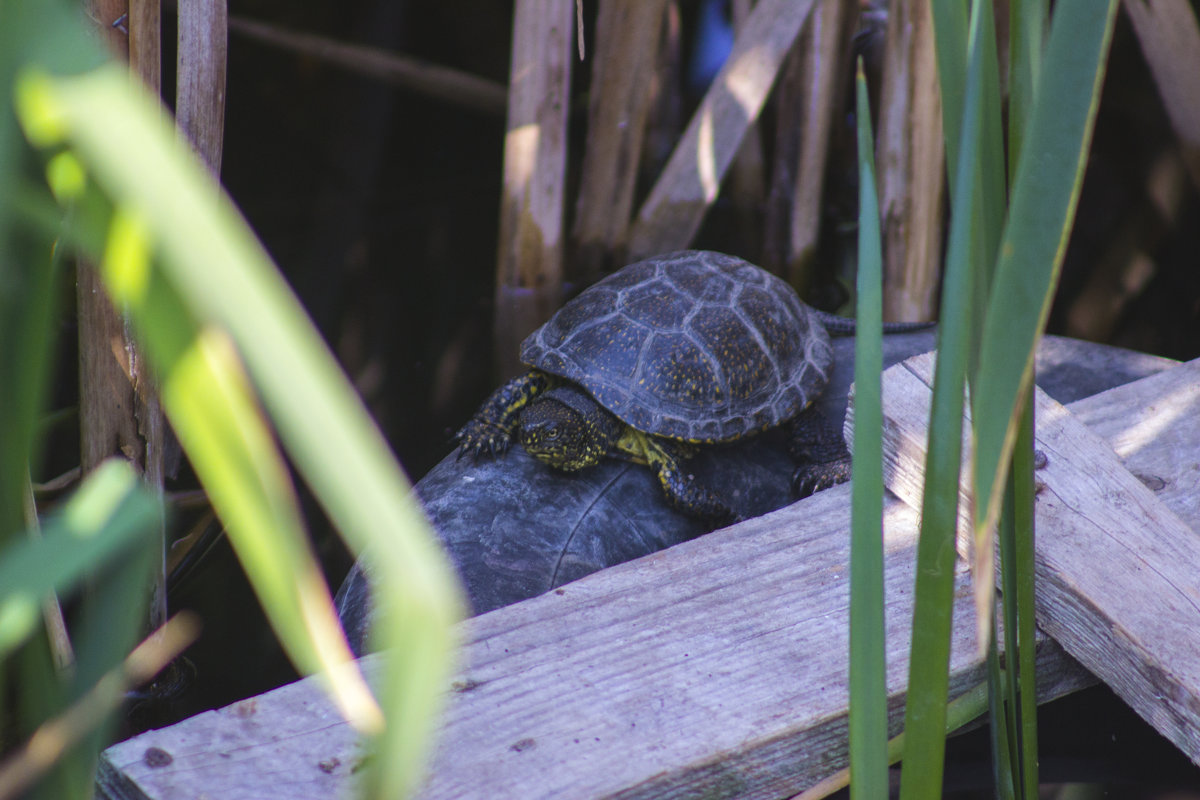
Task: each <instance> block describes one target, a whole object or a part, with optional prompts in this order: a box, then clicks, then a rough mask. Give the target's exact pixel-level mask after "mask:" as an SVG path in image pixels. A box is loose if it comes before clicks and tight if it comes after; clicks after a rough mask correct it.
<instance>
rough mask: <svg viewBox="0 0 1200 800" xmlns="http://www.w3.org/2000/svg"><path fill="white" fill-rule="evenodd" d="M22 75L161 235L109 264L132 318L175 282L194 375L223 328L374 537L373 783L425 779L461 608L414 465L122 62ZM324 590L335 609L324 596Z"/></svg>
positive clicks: (29, 113)
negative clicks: (149, 261)
mask: <svg viewBox="0 0 1200 800" xmlns="http://www.w3.org/2000/svg"><path fill="white" fill-rule="evenodd" d="M25 84H26V89H27V92H28V95H29V102H28V103H27V104H25V105H24V107H23V111H24V112H25V113H24V121H25V124H26V129H27V131H28V132H29V134H30V136H31V138H33V139H34V140H35V141H37V142H39V143H41V144H43V145H46V144H50V143H53V142H55V141H62V140H65V141H67V142H69V143H70V144H71V146H72V147H73V148H74V149H75V151H76V152H77V153H78V155H79V157H80V159H81V161H83V162H84V163H85V164H86V166H87V168H88V170H89V172H90V173H91V174H93V175H94V176H95V178H96V180H97V182H98V183H99V184H100V185H101V186H102V187H103V189H104V191H105V192H106V193H108V194H109V195H111V196H112V197H113V198H114V201H115V202H116V205H117V206H118V207H119V208H121V209H122V213H123V214H125V215H126V216H127V218H128V220H131V221H133V222H134V223H135V224H136V225H137V226H141V227H142V228H144V230H145V232H146V233H147V235H148V236H149V238H150V239H151V240H152V241H153V243H154V248H155V256H156V257H155V259H154V261H153V265H152V267H151V269H150V270H149V275H148V276H145V277H144V278H141V277H139V276H138V272H137V271H136V270H133V271H130V272H129V273H128V274H122V273H120V272H114V273H110V278H112V279H113V280H114V284H113V288H114V289H115V290H117V291H118V293H120V294H122V296H123V298H124V299H125V300H126V302H128V303H130V310H131V312H132V313H133V314H134V316H135V318H137V317H138V315H139V313H142V314H146V315H149V314H151V313H154V314H157V315H158V317H157V319H158V320H159V321H161V322H162V323H163V324H166V325H170V324H171V321H170V320H169V319H166V318H165V317H163V316H162V312H161V311H155V310H153V309H151V308H149V304H146V305H145V306H143V307H142V308H141V312H138V311H135V310H134V308H133V305H134V304H135V303H144V302H145V299H144V298H142V297H139V294H138V293H139V292H141V291H146V289H147V288H148V287H155V286H158V285H159V284H161V285H162V286H163V287H167V288H168V289H169V291H167V290H165V289H164V290H156V291H157V293H158V296H160V297H161V296H168V295H169V296H173V297H176V298H178V302H179V303H181V304H182V305H183V307H184V309H185V310H186V318H187V319H190V320H191V321H192V324H193V325H194V326H195V327H196V329H197V330H198V331H200V332H201V335H200V336H199V337H198V338H197V339H196V341H197V342H201V341H202V342H203V343H202V344H197V345H196V347H197V348H198V349H196V350H195V351H194V353H193V356H192V358H193V368H195V369H196V370H197V371H198V373H199V371H200V365H202V364H203V363H205V362H206V361H207V362H209V363H210V364H217V363H218V362H219V360H220V359H221V358H224V356H220V353H219V352H218V351H220V350H221V349H222V348H224V347H225V345H223V344H221V343H220V342H221V340H223V339H224V337H226V336H227V337H228V340H227V341H230V342H232V345H233V348H235V349H236V354H237V356H239V357H240V358H241V359H242V360H243V361H244V363H245V365H246V368H247V371H248V374H249V377H250V379H251V381H252V382H253V384H254V387H255V390H256V391H257V393H258V395H259V396H261V398H262V400H263V403H264V405H265V406H266V410H267V411H268V412H269V413H270V415H271V419H272V421H273V422H274V423H275V425H276V427H277V430H278V433H279V436H280V440H281V441H282V443H283V445H284V446H285V448H286V449H287V451H288V452H289V454H290V455H291V456H292V458H293V462H294V464H295V466H296V468H297V470H298V471H299V472H300V474H301V475H302V476H303V477H304V478H305V479H306V481H307V482H308V483H309V485H310V486H311V487H312V489H313V492H314V494H315V496H316V497H317V498H318V500H319V501H320V502H321V504H322V505H323V506H324V508H325V509H326V511H327V512H328V513H329V515H330V517H331V519H332V520H333V522H334V524H335V525H336V527H337V528H338V530H339V532H340V533H341V534H342V535H343V536H344V537H345V539H346V540H347V542H348V543H349V544H350V545H351V547H352V549H353V550H355V551H356V552H358V551H361V550H362V549H363V548H364V547H367V546H368V545H369V546H370V547H371V550H372V554H373V557H374V558H375V566H376V570H377V575H378V580H377V582H376V584H375V586H376V589H377V591H378V593H379V597H378V598H377V601H378V606H379V608H380V610H381V613H380V614H379V623H378V625H377V628H376V630H375V636H376V644H377V645H378V646H381V647H384V648H390V652H389V653H388V654H387V656H386V657H387V658H389V659H391V667H392V669H391V670H390V671H389V672H388V673H387V675H388V677H387V678H386V679H385V680H384V681H382V685H381V686H380V687H379V692H380V697H381V701H382V704H383V706H384V708H385V711H386V713H387V717H388V725H387V728H386V731H385V734H384V740H383V741H382V742H381V748H382V749H383V752H382V753H380V754H379V756H378V757H377V758H374V759H372V760H371V764H372V769H371V770H370V771H369V772H368V775H367V782H366V784H367V786H368V787H369V792H370V793H371V794H372V796H389V797H391V796H397V795H398V794H400V793H401V791H402V790H403V789H404V788H405V787H410V786H412V785H413V783H414V781H415V780H416V779H417V777H418V775H419V764H420V762H421V757H422V754H423V753H424V752H425V751H426V749H427V744H428V742H427V740H428V736H429V733H428V731H429V725H430V722H431V719H432V714H433V712H434V711H435V710H436V708H437V707H438V705H439V703H440V698H441V692H442V688H443V687H444V682H445V678H446V674H447V672H448V670H449V666H450V660H451V652H452V641H451V636H452V634H451V625H452V623H453V621H455V620H456V619H457V618H458V616H459V614H460V609H461V601H460V596H459V592H458V588H457V582H456V580H455V578H454V575H453V572H452V570H451V568H450V567H449V564H448V562H447V561H446V559H445V557H444V554H442V553H441V551H440V549H439V548H438V547H437V545H436V543H435V540H434V537H433V536H432V534H431V532H430V531H429V530H428V527H427V524H426V523H425V521H424V518H423V517H422V516H421V514H420V511H419V508H418V506H417V505H416V503H415V501H414V499H413V498H412V496H411V493H410V491H409V490H408V487H407V482H406V481H405V480H404V477H403V474H402V473H401V471H400V469H399V467H398V465H397V464H396V462H395V460H394V459H393V458H392V457H391V454H390V452H389V451H388V448H387V445H386V443H385V442H384V440H383V437H382V436H381V435H380V433H379V431H378V430H377V429H376V428H375V427H374V425H373V424H372V423H371V421H370V419H369V417H368V415H367V413H366V411H365V409H364V408H363V406H362V403H361V401H360V400H359V399H358V397H357V396H356V395H355V393H354V391H353V389H352V388H351V387H350V385H349V383H348V381H347V380H346V378H345V376H344V375H343V374H342V373H341V371H340V369H339V368H338V366H337V363H336V361H335V360H334V358H333V356H332V355H331V354H330V353H329V351H328V348H327V347H326V346H325V345H324V343H323V342H322V340H321V338H320V336H319V335H318V334H317V332H316V331H315V329H314V328H313V327H312V325H311V323H310V322H309V321H308V319H307V317H306V315H305V314H304V312H303V310H302V309H301V308H300V306H299V303H298V302H297V301H296V299H295V297H294V295H293V294H292V293H291V291H290V290H289V289H288V287H287V286H286V284H285V283H284V281H283V279H282V278H281V277H280V276H279V274H278V272H277V271H276V270H275V269H274V267H273V265H272V264H271V263H270V260H269V258H268V257H267V255H266V253H265V252H264V251H263V250H262V248H261V246H260V245H259V244H258V243H257V241H256V240H255V239H254V237H253V235H252V233H251V232H250V231H249V229H248V228H247V227H246V225H245V223H244V222H243V221H242V220H241V219H240V217H238V216H237V214H236V212H235V211H234V209H233V206H232V203H231V202H230V201H229V200H228V199H227V198H225V197H223V196H221V195H220V194H219V191H218V189H217V187H216V186H215V185H214V184H213V183H212V181H211V178H210V176H209V175H208V174H207V173H206V172H205V170H204V169H203V168H202V167H201V165H199V164H198V163H197V162H196V161H195V159H194V157H193V156H192V154H191V153H190V152H189V151H188V150H187V148H186V147H185V146H183V145H182V144H181V143H180V142H179V141H178V140H177V137H176V136H175V133H174V131H173V130H172V129H171V128H170V126H169V124H168V122H167V121H166V120H165V118H164V117H163V115H162V114H161V112H160V111H159V110H158V109H156V108H154V107H152V105H151V104H150V103H149V102H148V101H147V100H146V99H145V98H144V97H143V96H141V95H140V94H137V93H135V92H134V91H133V90H132V88H131V87H130V84H129V81H128V79H127V77H126V76H125V75H124V74H122V73H121V71H120V70H118V69H115V68H105V69H102V70H98V71H96V72H95V73H92V74H89V75H86V76H83V77H80V78H75V79H63V80H57V81H51V80H48V79H46V78H32V77H31V78H27V79H26V81H25ZM143 281H144V283H143ZM143 321H145V320H143ZM139 327H141V329H142V335H143V337H144V338H145V339H146V342H145V344H146V345H147V347H148V349H149V350H150V351H151V352H153V350H154V345H153V343H152V342H150V341H149V339H150V338H151V337H155V336H162V335H164V334H163V333H162V331H160V330H159V328H158V326H157V325H151V324H148V325H144V326H139ZM217 331H220V332H221V333H219V334H218V333H216V332H217ZM175 335H178V334H175ZM187 346H192V340H191V339H188V340H187ZM201 351H203V352H201ZM228 352H229V353H230V354H232V353H233V352H234V349H228ZM213 359H217V361H214V360H213ZM230 374H232V373H228V374H227V377H228V375H230ZM167 394H168V393H167V392H165V391H164V403H166V404H167V405H166V408H167V411H168V414H170V413H171V408H170V405H169V402H168V401H167ZM243 422H244V420H243ZM185 444H186V443H185ZM302 577H303V576H302ZM322 596H323V598H324V600H322V601H321V603H322V606H321V608H322V609H327V608H329V606H328V602H327V599H328V594H327V592H324V593H323V595H322ZM311 599H312V598H306V600H311ZM305 614H306V615H307V617H308V619H309V621H311V620H312V619H313V618H314V617H318V616H321V617H323V616H325V615H326V612H325V611H323V610H321V609H317V611H316V612H314V606H312V605H309V606H307V607H306V608H305ZM291 644H292V645H293V646H295V645H296V644H297V643H295V642H292V643H291ZM300 646H302V647H309V648H312V647H314V645H313V643H311V642H310V643H308V644H303V645H300ZM343 647H344V644H343ZM325 655H328V654H327V653H326V654H325ZM393 745H397V746H395V747H394V746H393Z"/></svg>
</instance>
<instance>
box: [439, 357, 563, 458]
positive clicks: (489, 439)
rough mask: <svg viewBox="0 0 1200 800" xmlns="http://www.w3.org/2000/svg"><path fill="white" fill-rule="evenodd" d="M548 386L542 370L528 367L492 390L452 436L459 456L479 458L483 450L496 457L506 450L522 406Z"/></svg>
mask: <svg viewBox="0 0 1200 800" xmlns="http://www.w3.org/2000/svg"><path fill="white" fill-rule="evenodd" d="M549 385H550V379H549V378H548V377H547V376H546V374H545V373H543V372H539V371H537V370H530V371H529V372H526V373H525V374H524V375H518V376H517V377H515V378H513V379H512V380H510V381H509V382H508V383H506V384H504V385H503V386H501V387H500V388H499V389H497V390H496V391H494V392H492V395H491V397H489V398H488V399H487V400H486V401H485V402H484V404H483V405H481V406H480V407H479V410H478V411H476V412H475V416H473V417H471V419H470V420H469V421H468V422H467V424H466V425H463V426H462V429H461V430H459V432H458V434H457V435H456V436H455V437H454V438H455V440H456V441H457V442H458V457H459V458H462V457H463V456H464V455H470V456H471V457H472V458H479V457H480V456H481V455H483V453H484V452H485V451H486V452H488V453H490V454H491V455H492V456H497V455H500V454H502V453H504V452H505V451H506V450H508V448H509V446H510V445H511V444H512V443H513V439H514V438H515V437H516V431H517V422H518V420H519V419H520V417H521V409H523V408H524V407H525V406H526V405H527V404H528V403H529V401H530V400H532V399H533V398H534V397H536V396H537V395H539V394H541V393H542V392H544V391H546V389H547V388H548V387H549Z"/></svg>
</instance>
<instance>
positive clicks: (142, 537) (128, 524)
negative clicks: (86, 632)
mask: <svg viewBox="0 0 1200 800" xmlns="http://www.w3.org/2000/svg"><path fill="white" fill-rule="evenodd" d="M157 520H158V503H157V501H156V500H155V498H154V495H153V494H152V493H151V492H149V491H147V490H146V489H144V488H143V487H142V486H141V485H140V484H139V483H138V480H137V476H136V475H134V473H133V470H132V469H130V468H129V466H128V465H127V464H125V463H124V462H121V461H107V462H105V463H104V464H102V465H101V466H100V467H98V468H97V469H96V470H94V471H93V472H92V474H91V475H89V476H88V477H87V479H86V480H84V482H83V483H82V484H81V485H80V487H79V490H78V491H77V492H75V494H74V495H72V496H71V499H70V500H69V501H68V502H67V504H66V506H64V508H63V509H62V511H60V512H59V513H57V514H54V515H52V516H50V517H49V518H47V519H46V520H45V521H44V522H43V523H42V533H41V536H40V537H38V538H33V537H25V538H23V539H21V540H20V541H18V542H16V543H15V544H13V545H11V546H9V547H8V548H6V549H5V550H4V551H2V552H0V658H3V657H4V656H6V655H8V654H9V653H10V652H12V650H13V649H14V648H15V647H16V646H17V645H19V644H20V643H21V642H22V641H24V639H25V638H26V637H27V636H29V634H30V633H32V631H33V630H34V629H35V628H36V625H37V623H38V620H39V615H40V610H41V602H42V598H43V597H45V596H46V595H48V594H50V593H51V592H62V591H64V590H66V589H68V588H70V587H72V586H74V585H76V584H77V583H78V582H79V580H80V579H81V578H82V577H83V576H84V575H86V574H87V573H88V571H89V570H95V569H96V568H97V565H101V564H105V563H108V562H109V561H112V560H114V559H118V558H127V557H128V556H129V554H130V553H131V552H132V551H134V550H136V549H137V548H138V547H140V546H142V545H144V544H146V543H147V542H148V541H150V536H151V534H152V532H153V526H154V525H155V524H157Z"/></svg>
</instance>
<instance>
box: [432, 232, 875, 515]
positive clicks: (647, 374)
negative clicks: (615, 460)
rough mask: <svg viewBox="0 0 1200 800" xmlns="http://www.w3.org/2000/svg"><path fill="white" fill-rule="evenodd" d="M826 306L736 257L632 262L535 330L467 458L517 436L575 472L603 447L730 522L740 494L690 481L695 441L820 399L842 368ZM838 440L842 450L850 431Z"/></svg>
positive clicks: (467, 441)
mask: <svg viewBox="0 0 1200 800" xmlns="http://www.w3.org/2000/svg"><path fill="white" fill-rule="evenodd" d="M823 316H824V315H822V314H821V313H819V312H817V311H816V310H815V309H813V308H811V307H810V306H808V305H806V304H805V303H803V302H802V301H801V300H800V298H799V296H797V294H796V292H795V290H793V289H792V287H791V286H790V285H788V284H787V283H786V282H784V281H783V280H782V279H780V278H778V277H776V276H775V275H772V274H771V273H769V272H767V271H766V270H764V269H763V268H761V267H758V266H755V265H754V264H751V263H750V262H748V261H745V260H743V259H741V258H738V257H736V256H731V255H726V254H724V253H717V252H712V251H701V250H683V251H678V252H673V253H667V254H665V255H660V256H656V257H653V258H649V259H645V260H643V261H638V262H636V263H633V264H630V265H628V266H625V267H623V268H621V269H619V270H617V271H616V272H613V273H612V274H610V275H608V276H607V277H605V278H603V279H601V280H600V281H598V282H597V283H595V284H593V285H592V286H590V287H588V288H587V289H585V290H584V291H583V292H581V293H580V294H579V295H578V296H576V297H575V298H574V299H573V300H571V301H569V302H568V303H566V304H565V305H564V306H563V307H562V308H560V309H559V310H558V312H557V313H556V314H554V316H553V317H552V318H551V319H550V320H549V321H548V322H546V323H545V324H544V325H543V326H542V327H540V328H538V329H537V330H536V331H534V332H533V333H532V334H530V335H529V337H528V338H526V339H525V341H524V342H523V343H522V345H521V354H520V355H521V361H522V362H524V363H525V364H527V365H528V366H529V367H530V369H529V371H527V372H525V373H523V374H521V375H519V376H517V377H515V378H513V379H512V380H510V381H508V382H507V383H505V384H504V385H503V386H501V387H500V388H499V389H497V390H496V391H495V392H493V394H492V395H491V396H490V397H489V398H488V399H487V400H486V401H485V402H484V403H483V405H482V406H480V408H479V410H478V411H477V412H476V413H475V415H474V416H473V417H472V418H471V419H470V420H469V421H468V422H467V424H466V425H464V426H463V428H462V429H461V430H460V431H459V432H458V434H457V437H456V438H457V441H458V444H459V456H460V457H461V456H462V455H466V454H469V455H471V456H473V457H474V458H480V457H481V456H483V455H484V454H485V453H486V454H491V455H492V456H497V455H499V454H502V453H503V452H504V451H506V450H507V449H508V448H509V447H510V446H511V444H512V443H513V441H514V440H515V439H517V438H519V439H520V441H521V444H522V445H523V446H524V448H525V450H526V451H527V452H529V453H530V454H531V455H533V456H535V457H536V458H538V459H540V460H541V461H543V462H545V463H547V464H549V465H550V466H551V467H554V468H556V469H559V470H564V471H568V472H572V471H577V470H581V469H584V468H587V467H589V466H591V465H593V464H595V463H597V462H598V461H600V459H602V458H605V457H606V456H615V457H619V458H626V459H631V460H633V461H636V462H639V463H643V464H646V465H648V466H649V468H650V469H651V470H653V472H654V473H655V475H656V476H657V478H658V481H659V483H660V484H661V486H662V490H663V493H664V495H665V497H666V499H667V501H668V502H669V503H670V504H671V505H672V506H673V507H674V508H676V509H678V510H680V511H682V512H683V513H685V514H688V515H691V516H695V517H700V518H705V519H712V520H722V521H733V520H735V519H737V516H736V515H735V514H734V513H733V512H731V510H730V507H729V504H728V503H727V502H726V501H725V500H723V499H722V498H721V497H720V496H719V495H718V493H717V492H715V491H714V490H713V489H711V488H709V487H706V486H702V485H699V484H698V483H697V482H695V481H693V480H692V479H691V478H690V476H689V475H688V471H687V469H686V461H687V459H688V458H690V457H691V456H692V455H694V453H695V452H696V448H698V447H703V446H708V445H716V444H721V443H727V442H733V441H736V440H739V439H742V438H744V437H747V436H751V435H754V434H758V433H761V432H763V431H766V430H768V429H771V428H775V427H778V426H780V425H783V424H785V423H789V422H791V421H793V420H795V419H796V418H797V416H798V415H800V414H801V412H803V411H804V410H805V409H807V408H809V407H810V406H811V404H812V403H813V401H814V400H815V399H816V398H817V397H818V396H819V395H820V394H821V392H822V390H823V389H824V388H825V386H826V384H827V383H828V381H829V375H830V371H831V368H832V365H833V350H832V348H831V345H830V338H829V333H828V332H827V330H826V325H825V324H823ZM829 316H832V315H829ZM849 322H850V323H851V324H852V321H849ZM829 438H830V437H829V436H828V435H827V434H824V433H822V434H820V435H818V436H815V437H814V436H807V437H805V436H802V437H800V441H801V442H807V444H806V445H801V447H802V449H807V450H808V451H810V453H811V451H812V450H813V449H814V447H815V449H818V450H824V449H826V448H827V447H828V446H829V445H828V439H829ZM814 440H815V441H816V442H817V444H816V445H815V446H814V445H813V441H814ZM833 449H834V450H835V451H837V456H836V457H837V458H841V457H842V454H844V453H845V447H844V444H842V442H841V439H840V437H836V442H834V444H833ZM847 458H848V457H847ZM847 463H848V462H847ZM833 472H834V473H835V474H834V475H833V477H832V478H830V479H829V480H822V479H821V478H820V476H817V478H816V479H815V480H813V479H811V478H810V479H807V481H806V482H807V484H808V487H807V488H808V489H809V490H810V491H811V490H813V489H815V488H823V485H822V484H827V483H832V482H836V481H837V480H840V479H841V478H843V477H845V476H846V475H848V466H846V467H844V468H843V467H840V466H839V467H838V468H837V469H835V470H834V471H833ZM842 473H845V474H842Z"/></svg>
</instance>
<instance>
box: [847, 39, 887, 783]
mask: <svg viewBox="0 0 1200 800" xmlns="http://www.w3.org/2000/svg"><path fill="white" fill-rule="evenodd" d="M855 98H856V103H857V116H858V169H859V212H858V217H859V222H858V313H857V320H858V331H857V334H856V336H855V341H854V387H855V389H854V409H855V413H854V454H853V459H854V462H853V463H854V467H853V470H854V480H853V482H852V484H851V497H852V511H851V540H850V774H851V780H850V792H851V796H852V797H855V798H883V797H887V794H888V774H887V773H888V760H887V738H888V736H887V685H886V663H885V652H884V642H885V641H886V637H885V636H884V619H883V600H884V598H883V536H882V528H883V409H882V399H881V392H882V390H881V373H882V372H883V250H882V245H881V239H880V236H881V234H880V223H879V203H878V199H877V196H876V193H875V192H876V189H875V165H874V163H873V154H874V152H875V144H874V141H873V137H872V135H871V109H870V103H869V101H868V99H867V82H866V79H865V78H864V77H863V71H862V60H861V59H860V60H859V64H858V70H857V75H856V77H855Z"/></svg>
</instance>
